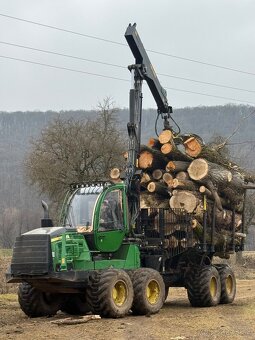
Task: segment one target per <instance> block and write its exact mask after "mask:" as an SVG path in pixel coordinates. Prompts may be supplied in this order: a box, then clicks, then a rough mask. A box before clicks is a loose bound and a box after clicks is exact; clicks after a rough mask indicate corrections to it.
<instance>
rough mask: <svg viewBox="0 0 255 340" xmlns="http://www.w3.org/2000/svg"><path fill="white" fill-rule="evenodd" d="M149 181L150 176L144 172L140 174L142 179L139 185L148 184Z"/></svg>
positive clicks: (150, 179)
mask: <svg viewBox="0 0 255 340" xmlns="http://www.w3.org/2000/svg"><path fill="white" fill-rule="evenodd" d="M150 181H152V178H151V176H150V175H149V174H148V173H146V172H144V173H143V174H142V177H141V182H140V183H141V184H142V183H147V184H148V183H149V182H150Z"/></svg>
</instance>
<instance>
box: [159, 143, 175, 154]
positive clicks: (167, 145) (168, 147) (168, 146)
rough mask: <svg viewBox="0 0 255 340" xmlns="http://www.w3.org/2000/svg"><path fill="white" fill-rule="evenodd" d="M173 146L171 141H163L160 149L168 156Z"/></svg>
mask: <svg viewBox="0 0 255 340" xmlns="http://www.w3.org/2000/svg"><path fill="white" fill-rule="evenodd" d="M174 148H175V146H174V144H173V143H165V144H163V145H162V146H161V148H160V150H161V152H162V153H163V154H164V155H166V156H169V155H170V154H171V153H172V151H173V150H174Z"/></svg>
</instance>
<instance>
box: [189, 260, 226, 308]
mask: <svg viewBox="0 0 255 340" xmlns="http://www.w3.org/2000/svg"><path fill="white" fill-rule="evenodd" d="M186 288H187V291H188V298H189V301H190V303H191V305H192V306H193V307H211V306H216V305H217V304H218V303H219V302H220V295H221V282H220V275H219V273H218V271H217V269H216V268H215V267H213V266H204V267H198V268H195V269H194V270H193V271H191V273H190V274H189V276H188V277H187V279H186Z"/></svg>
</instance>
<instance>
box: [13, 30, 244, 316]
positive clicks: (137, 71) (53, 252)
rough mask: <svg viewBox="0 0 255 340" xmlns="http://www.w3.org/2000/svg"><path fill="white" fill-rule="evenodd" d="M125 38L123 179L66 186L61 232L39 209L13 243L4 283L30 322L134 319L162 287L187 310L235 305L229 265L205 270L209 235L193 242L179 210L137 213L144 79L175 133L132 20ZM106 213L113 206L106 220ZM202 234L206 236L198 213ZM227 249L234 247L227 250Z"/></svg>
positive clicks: (159, 301)
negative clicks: (177, 292)
mask: <svg viewBox="0 0 255 340" xmlns="http://www.w3.org/2000/svg"><path fill="white" fill-rule="evenodd" d="M125 38H126V40H127V43H128V45H129V47H130V49H131V51H132V53H133V56H134V58H135V63H134V64H132V65H130V66H129V67H128V69H129V71H130V72H131V78H132V84H133V86H132V88H131V89H130V119H129V123H128V126H127V128H128V136H129V144H128V159H127V164H126V169H125V172H124V176H123V180H122V181H120V182H119V183H115V184H113V183H111V182H95V183H78V184H73V185H72V186H71V187H70V190H69V192H68V193H67V195H66V198H65V200H64V204H63V208H62V212H61V216H60V222H59V226H57V227H54V226H53V224H52V221H51V219H50V218H49V216H48V212H47V206H46V205H44V209H45V218H44V219H42V226H41V228H38V229H35V230H32V231H29V232H27V233H25V234H23V235H21V236H19V237H17V239H16V242H15V246H14V250H13V257H12V262H11V266H10V269H9V272H8V273H7V280H8V282H19V283H20V286H19V292H18V297H19V304H20V307H21V309H22V310H23V311H24V313H25V314H27V315H28V316H30V317H38V316H45V315H54V314H55V313H56V312H57V311H58V310H62V311H64V312H67V313H70V314H85V313H87V312H89V311H92V312H93V313H96V314H100V315H101V316H103V317H113V318H116V317H123V316H125V315H126V314H128V313H129V312H130V310H131V311H132V313H133V314H139V315H146V314H151V313H157V312H158V311H159V310H160V309H161V307H162V306H163V303H164V301H165V299H166V297H167V294H168V289H169V287H185V288H186V289H187V293H188V298H189V301H190V303H191V305H192V306H194V307H204V306H207V307H210V306H215V305H217V304H219V303H231V302H232V301H233V300H234V297H235V292H236V283H235V276H234V273H233V271H232V270H231V268H230V267H229V266H225V265H212V258H213V256H214V254H215V249H214V240H213V237H214V234H213V232H212V233H211V238H210V239H209V240H208V239H207V238H206V237H204V239H203V242H202V243H200V244H199V243H196V244H195V245H194V242H193V229H192V219H191V216H190V215H189V214H187V213H186V212H185V211H184V210H182V209H179V210H178V209H177V210H175V211H172V210H170V209H163V208H155V207H153V206H152V207H146V208H144V207H143V208H141V207H140V181H141V170H140V169H138V168H137V159H138V157H139V152H140V141H141V119H142V83H143V81H146V82H147V84H148V86H149V88H150V91H151V93H152V95H153V97H154V99H155V102H156V104H157V116H158V117H160V116H161V117H162V119H163V122H164V128H165V129H166V130H172V132H173V133H174V134H175V132H174V131H173V129H172V127H171V126H170V123H169V121H170V119H171V113H172V108H171V106H169V105H168V101H167V95H166V91H165V90H164V88H163V87H162V86H161V85H160V83H159V80H158V78H157V76H156V73H155V71H154V69H153V67H152V65H151V62H150V60H149V58H148V55H147V53H146V51H145V49H144V47H143V44H142V42H141V40H140V37H139V35H138V33H137V30H136V25H135V24H134V25H129V26H128V27H127V30H126V33H125ZM176 135H177V133H176ZM110 202H111V207H109V204H110ZM205 206H206V205H205ZM108 207H109V208H108ZM105 209H111V217H109V216H110V214H106V211H105ZM152 217H153V218H152ZM212 220H213V219H212ZM104 223H106V224H105V225H104ZM177 225H178V232H177V228H176V226H177ZM202 228H203V230H202V232H203V233H204V235H206V230H207V229H208V223H207V214H206V208H205V211H204V225H203V226H202ZM211 228H212V230H213V225H212V226H211ZM171 233H175V236H176V235H177V236H176V237H175V239H177V244H174V243H173V242H170V241H169V240H170V239H169V237H168V236H169V235H171ZM178 238H180V240H178ZM167 240H168V241H167ZM179 241H180V242H179ZM235 250H238V249H237V247H236V245H235V244H233V247H232V249H231V251H235ZM225 251H226V250H225Z"/></svg>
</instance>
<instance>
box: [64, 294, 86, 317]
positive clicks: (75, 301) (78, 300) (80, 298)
mask: <svg viewBox="0 0 255 340" xmlns="http://www.w3.org/2000/svg"><path fill="white" fill-rule="evenodd" d="M61 310H62V312H65V313H67V314H71V315H85V314H87V313H88V312H90V311H91V307H90V305H89V304H88V302H87V299H86V295H85V294H68V295H67V296H65V298H64V302H63V303H62V306H61Z"/></svg>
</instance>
